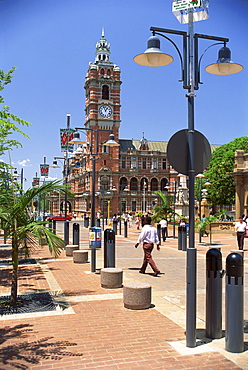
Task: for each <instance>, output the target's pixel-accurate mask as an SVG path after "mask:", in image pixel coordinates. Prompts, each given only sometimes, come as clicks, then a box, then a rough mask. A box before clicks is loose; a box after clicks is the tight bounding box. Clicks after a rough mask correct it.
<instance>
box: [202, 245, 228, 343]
mask: <svg viewBox="0 0 248 370" xmlns="http://www.w3.org/2000/svg"><path fill="white" fill-rule="evenodd" d="M223 276H224V271H223V270H222V254H221V252H220V250H219V249H217V248H211V249H209V250H208V251H207V254H206V337H207V338H212V339H220V338H221V337H222V278H223Z"/></svg>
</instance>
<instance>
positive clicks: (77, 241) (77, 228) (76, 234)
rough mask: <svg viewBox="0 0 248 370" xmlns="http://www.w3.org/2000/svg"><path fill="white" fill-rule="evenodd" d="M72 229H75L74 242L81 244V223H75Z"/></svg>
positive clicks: (74, 243)
mask: <svg viewBox="0 0 248 370" xmlns="http://www.w3.org/2000/svg"><path fill="white" fill-rule="evenodd" d="M72 229H73V234H72V240H73V241H72V244H73V245H78V246H79V224H77V223H74V224H73V227H72Z"/></svg>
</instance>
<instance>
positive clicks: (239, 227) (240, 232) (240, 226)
mask: <svg viewBox="0 0 248 370" xmlns="http://www.w3.org/2000/svg"><path fill="white" fill-rule="evenodd" d="M235 231H236V234H237V242H238V247H239V249H241V250H242V249H243V248H244V237H245V235H248V226H247V224H246V222H245V221H244V220H243V217H242V216H240V217H239V221H238V222H236V223H235Z"/></svg>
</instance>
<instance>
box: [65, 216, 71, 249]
mask: <svg viewBox="0 0 248 370" xmlns="http://www.w3.org/2000/svg"><path fill="white" fill-rule="evenodd" d="M69 222H70V221H68V220H66V221H65V222H64V241H65V245H67V244H69Z"/></svg>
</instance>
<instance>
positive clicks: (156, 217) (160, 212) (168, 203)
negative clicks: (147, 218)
mask: <svg viewBox="0 0 248 370" xmlns="http://www.w3.org/2000/svg"><path fill="white" fill-rule="evenodd" d="M154 193H155V194H157V195H158V196H159V197H160V199H161V201H162V203H161V204H160V205H156V206H155V207H154V208H153V212H154V213H153V216H152V220H153V222H158V221H160V219H161V218H162V217H165V218H166V219H167V218H168V217H171V215H173V214H174V210H173V208H172V204H173V196H172V195H165V194H164V193H163V192H162V191H160V190H158V191H155V192H154Z"/></svg>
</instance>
